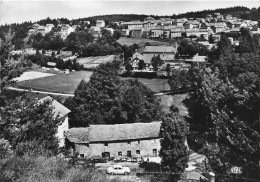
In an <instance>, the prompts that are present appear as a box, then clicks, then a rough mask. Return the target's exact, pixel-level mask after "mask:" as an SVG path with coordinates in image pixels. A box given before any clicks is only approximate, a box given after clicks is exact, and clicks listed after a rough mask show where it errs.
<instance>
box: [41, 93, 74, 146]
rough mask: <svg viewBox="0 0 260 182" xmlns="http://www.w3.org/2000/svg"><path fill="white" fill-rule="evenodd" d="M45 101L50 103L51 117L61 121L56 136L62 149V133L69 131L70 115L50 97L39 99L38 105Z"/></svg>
mask: <svg viewBox="0 0 260 182" xmlns="http://www.w3.org/2000/svg"><path fill="white" fill-rule="evenodd" d="M47 100H48V101H51V106H52V107H53V116H54V117H55V118H56V117H58V118H60V119H61V120H62V122H61V124H60V125H59V126H58V131H57V133H56V136H57V138H58V140H59V147H64V144H65V136H64V133H65V132H66V131H68V130H69V120H68V114H69V113H70V110H69V109H68V108H66V107H65V106H64V105H62V104H61V103H59V102H58V101H56V100H55V99H53V98H52V97H50V96H47V97H44V98H42V99H40V100H39V103H43V102H45V101H47Z"/></svg>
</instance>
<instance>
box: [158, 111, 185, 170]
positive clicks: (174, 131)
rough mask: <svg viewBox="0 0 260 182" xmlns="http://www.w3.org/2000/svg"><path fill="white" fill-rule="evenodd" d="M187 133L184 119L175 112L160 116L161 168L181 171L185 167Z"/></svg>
mask: <svg viewBox="0 0 260 182" xmlns="http://www.w3.org/2000/svg"><path fill="white" fill-rule="evenodd" d="M187 134H188V125H187V123H186V121H185V120H184V119H183V118H181V117H180V116H179V115H176V114H173V113H171V114H167V115H166V116H164V117H162V125H161V129H160V137H161V138H162V139H161V150H160V154H159V155H160V157H161V158H162V162H161V165H162V168H163V170H165V171H169V172H175V173H181V172H183V171H184V169H185V168H186V167H187V160H188V154H187V146H186V145H185V143H186V139H187Z"/></svg>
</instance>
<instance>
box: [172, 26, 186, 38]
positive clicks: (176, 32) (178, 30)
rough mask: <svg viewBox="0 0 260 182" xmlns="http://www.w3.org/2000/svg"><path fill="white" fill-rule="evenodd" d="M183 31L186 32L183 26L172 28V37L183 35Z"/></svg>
mask: <svg viewBox="0 0 260 182" xmlns="http://www.w3.org/2000/svg"><path fill="white" fill-rule="evenodd" d="M182 32H185V30H184V29H183V28H173V29H171V38H172V39H174V38H177V37H182Z"/></svg>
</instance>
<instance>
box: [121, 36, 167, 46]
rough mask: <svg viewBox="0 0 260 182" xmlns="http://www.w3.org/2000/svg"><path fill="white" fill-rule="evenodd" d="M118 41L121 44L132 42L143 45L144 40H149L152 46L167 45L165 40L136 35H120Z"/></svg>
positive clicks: (131, 43)
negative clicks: (128, 36)
mask: <svg viewBox="0 0 260 182" xmlns="http://www.w3.org/2000/svg"><path fill="white" fill-rule="evenodd" d="M118 42H119V43H120V44H122V45H127V46H131V45H133V44H138V45H141V46H143V45H144V44H145V43H146V42H149V43H150V44H151V45H152V46H158V45H169V43H167V42H160V41H156V40H151V39H144V38H138V37H130V38H127V37H121V38H120V39H119V40H118Z"/></svg>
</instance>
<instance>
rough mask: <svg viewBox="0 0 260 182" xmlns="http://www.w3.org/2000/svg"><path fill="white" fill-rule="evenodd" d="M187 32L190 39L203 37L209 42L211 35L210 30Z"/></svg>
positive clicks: (188, 30) (189, 30) (187, 30)
mask: <svg viewBox="0 0 260 182" xmlns="http://www.w3.org/2000/svg"><path fill="white" fill-rule="evenodd" d="M185 32H186V34H187V37H190V36H196V37H200V36H203V37H204V38H205V39H206V40H208V37H209V33H210V32H209V31H208V30H203V29H186V30H185Z"/></svg>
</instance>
